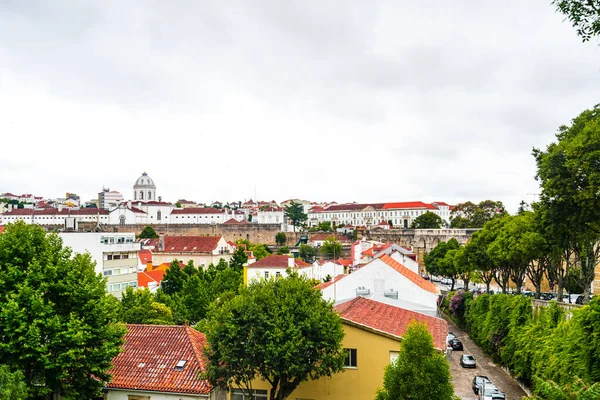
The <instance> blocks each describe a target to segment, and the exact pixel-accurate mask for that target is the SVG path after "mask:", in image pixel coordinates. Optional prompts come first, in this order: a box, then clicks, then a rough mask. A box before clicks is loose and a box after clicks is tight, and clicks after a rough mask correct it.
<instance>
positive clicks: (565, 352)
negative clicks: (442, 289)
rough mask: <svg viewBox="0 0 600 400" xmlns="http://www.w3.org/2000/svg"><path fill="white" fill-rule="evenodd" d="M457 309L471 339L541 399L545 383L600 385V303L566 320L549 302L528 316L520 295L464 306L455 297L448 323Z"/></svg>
mask: <svg viewBox="0 0 600 400" xmlns="http://www.w3.org/2000/svg"><path fill="white" fill-rule="evenodd" d="M461 297H463V298H461ZM453 304H454V305H453ZM461 307H463V308H464V321H465V323H466V329H467V330H468V331H469V335H470V336H471V338H472V339H473V340H474V341H475V342H476V343H477V344H478V345H479V346H480V347H481V348H482V349H483V351H484V352H485V353H486V354H488V355H489V356H491V357H492V359H493V360H494V361H495V362H498V363H500V364H502V365H504V366H506V367H508V368H509V369H510V370H511V372H512V373H513V374H514V375H515V377H516V378H518V379H520V380H521V381H523V382H524V383H525V384H527V385H529V386H530V387H532V389H533V391H534V393H538V394H542V392H543V391H544V390H547V383H548V382H549V381H552V382H554V383H556V384H557V385H558V386H560V387H567V386H569V385H572V384H573V383H575V382H580V383H581V384H586V385H592V384H594V383H596V382H599V381H600V298H595V299H594V300H592V301H591V302H590V304H589V305H587V306H584V307H581V308H580V309H577V310H574V311H573V316H572V318H570V319H566V318H565V312H564V310H563V309H562V308H560V307H559V306H557V304H556V303H555V302H551V305H550V306H549V307H546V308H542V309H540V310H539V311H537V312H535V314H534V313H533V312H532V307H531V299H530V298H527V297H523V296H509V295H502V294H497V295H480V296H478V297H477V298H476V299H474V300H468V301H467V300H466V299H465V298H464V296H461V295H459V294H456V295H454V297H452V298H451V300H450V309H451V310H452V309H454V310H455V311H454V312H456V314H455V315H454V318H456V319H459V315H460V310H461Z"/></svg>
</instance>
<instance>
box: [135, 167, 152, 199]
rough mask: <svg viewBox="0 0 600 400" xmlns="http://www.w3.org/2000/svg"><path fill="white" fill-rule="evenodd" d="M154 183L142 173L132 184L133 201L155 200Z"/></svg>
mask: <svg viewBox="0 0 600 400" xmlns="http://www.w3.org/2000/svg"><path fill="white" fill-rule="evenodd" d="M156 200H157V198H156V185H155V184H154V181H153V180H152V178H150V177H149V176H148V174H147V173H145V172H144V173H143V174H142V176H140V177H139V178H138V179H137V181H135V184H134V185H133V201H142V202H146V201H156Z"/></svg>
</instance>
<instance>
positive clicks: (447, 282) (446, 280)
mask: <svg viewBox="0 0 600 400" xmlns="http://www.w3.org/2000/svg"><path fill="white" fill-rule="evenodd" d="M440 283H441V284H442V285H452V279H450V278H442V280H441V281H440Z"/></svg>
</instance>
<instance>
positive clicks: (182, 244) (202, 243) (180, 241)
mask: <svg viewBox="0 0 600 400" xmlns="http://www.w3.org/2000/svg"><path fill="white" fill-rule="evenodd" d="M220 240H221V236H165V249H164V252H177V253H210V252H213V251H214V250H216V249H217V246H218V244H219V241H220ZM158 243H159V242H158V241H157V242H155V246H156V247H155V248H154V252H158Z"/></svg>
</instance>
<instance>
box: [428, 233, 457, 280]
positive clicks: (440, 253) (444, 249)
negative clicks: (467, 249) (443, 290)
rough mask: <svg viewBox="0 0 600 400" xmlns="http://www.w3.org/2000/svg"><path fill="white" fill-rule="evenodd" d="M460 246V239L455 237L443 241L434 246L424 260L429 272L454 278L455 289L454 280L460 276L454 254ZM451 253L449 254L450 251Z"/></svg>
mask: <svg viewBox="0 0 600 400" xmlns="http://www.w3.org/2000/svg"><path fill="white" fill-rule="evenodd" d="M459 248H460V245H459V244H458V241H457V240H456V239H454V238H452V239H450V240H449V241H447V242H441V243H439V244H438V245H437V246H435V247H434V248H433V250H431V251H430V252H429V253H427V254H425V257H424V259H423V262H424V264H425V268H426V269H427V272H428V273H429V274H431V275H436V276H446V277H449V278H451V279H452V287H451V289H450V290H454V281H455V279H456V277H457V276H458V271H457V270H456V268H455V266H454V258H453V257H454V256H455V254H456V251H457V250H458V249H459ZM449 252H450V254H449V255H448V253H449Z"/></svg>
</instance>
